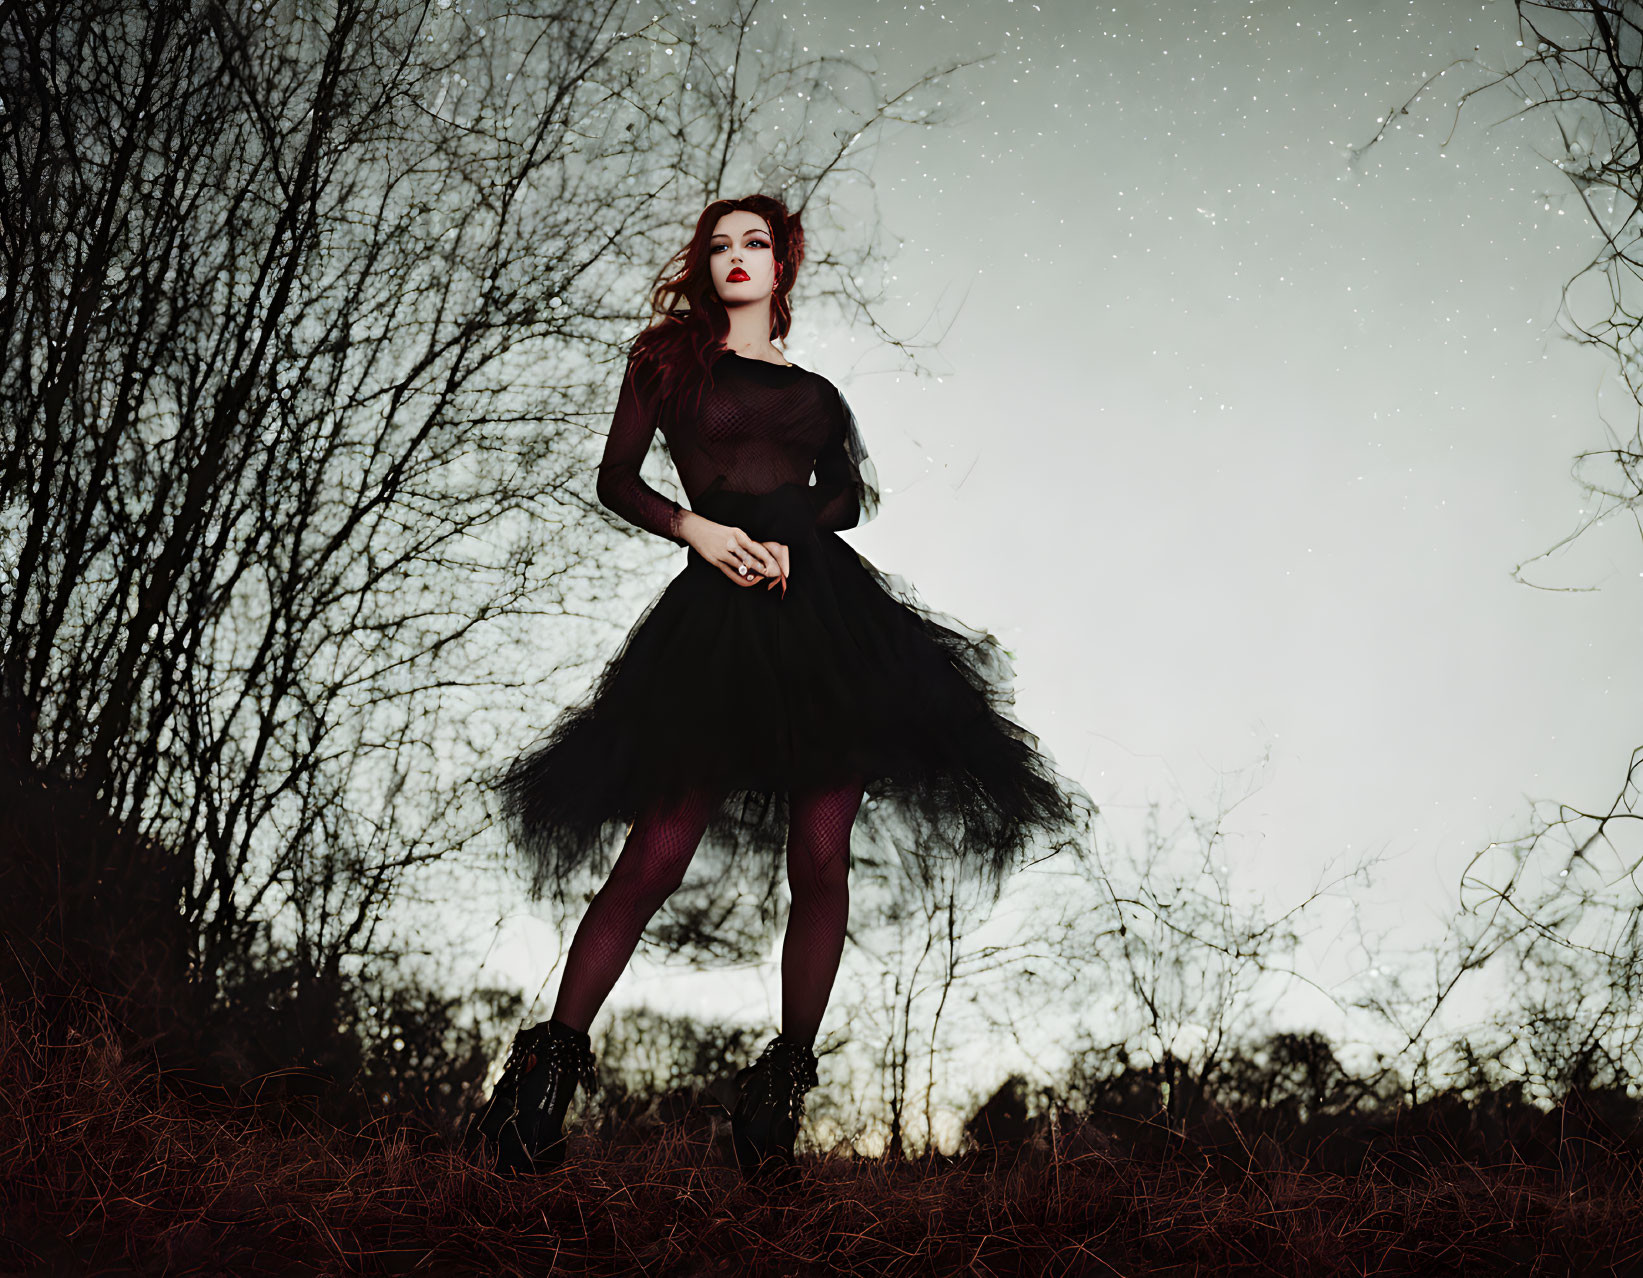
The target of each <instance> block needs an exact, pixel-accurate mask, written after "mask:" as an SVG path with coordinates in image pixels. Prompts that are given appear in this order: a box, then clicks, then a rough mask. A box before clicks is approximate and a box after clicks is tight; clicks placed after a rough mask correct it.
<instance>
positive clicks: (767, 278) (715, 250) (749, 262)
mask: <svg viewBox="0 0 1643 1278" xmlns="http://www.w3.org/2000/svg"><path fill="white" fill-rule="evenodd" d="M772 244H773V241H772V240H771V237H770V229H769V226H768V224H767V223H766V222H765V220H764V219H763V218H762V217H760V216H759V215H758V214H757V213H754V212H751V211H749V210H748V209H732V210H731V211H730V212H728V213H726V214H725V215H724V216H723V217H722V218H720V219H719V221H718V222H717V223H716V224H715V226H714V228H713V239H712V240H711V241H710V242H709V244H708V248H707V257H708V264H709V266H710V267H711V268H712V271H713V284H714V287H715V288H717V289H718V290H719V300H720V301H721V302H723V303H724V304H725V305H726V306H730V307H734V306H736V305H738V304H744V305H745V304H746V303H749V302H758V301H761V300H763V299H766V298H768V297H769V296H770V291H771V289H772V288H773V287H774V285H775V282H776V253H775V249H774V248H773V247H772Z"/></svg>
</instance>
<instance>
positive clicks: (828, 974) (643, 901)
mask: <svg viewBox="0 0 1643 1278" xmlns="http://www.w3.org/2000/svg"><path fill="white" fill-rule="evenodd" d="M861 796H862V784H861V782H860V781H859V780H858V781H857V782H854V783H852V784H848V785H842V786H826V787H815V788H813V789H808V790H795V791H793V792H792V793H791V794H790V795H789V796H788V826H787V883H788V888H789V890H790V891H791V892H792V895H793V907H792V910H791V911H790V912H789V914H788V918H787V935H786V936H785V937H784V938H783V939H782V1032H783V1033H784V1034H786V1035H788V1036H790V1037H792V1038H796V1039H799V1040H801V1041H803V1042H806V1043H809V1042H812V1041H814V1039H815V1037H816V1032H817V1030H818V1029H819V1028H820V1027H821V1018H822V1012H823V1011H825V1010H826V1008H827V998H828V995H829V994H831V993H832V990H833V978H834V977H835V976H837V975H838V970H839V956H840V955H841V954H842V953H843V950H844V929H845V924H846V923H847V922H848V920H849V917H850V827H851V826H852V825H854V824H855V820H856V811H857V809H858V808H859V807H860V805H861ZM723 798H724V796H723V794H722V793H719V794H714V793H711V792H707V791H701V792H697V793H693V794H691V795H688V796H687V797H686V798H685V799H683V800H682V801H680V802H677V803H673V804H671V805H662V804H658V805H656V806H654V807H652V808H651V809H650V810H648V811H646V812H645V813H643V814H642V815H641V816H640V817H639V819H638V820H636V821H635V822H634V823H633V827H632V828H631V829H630V830H629V831H628V836H627V840H626V841H625V842H624V843H623V844H622V852H621V855H619V856H618V857H617V858H616V865H615V866H614V867H613V868H612V870H611V872H610V878H608V879H607V880H606V881H605V885H604V886H603V887H602V888H600V889H599V891H598V893H597V894H596V895H595V896H594V898H593V900H592V901H591V902H590V903H589V905H588V909H587V913H585V914H584V915H583V916H582V922H581V923H580V924H579V925H578V926H577V929H576V935H575V937H574V938H572V940H571V946H570V953H569V954H568V955H567V956H566V959H565V974H564V976H563V977H561V978H560V981H559V997H558V1000H557V1002H556V1003H555V1004H554V1009H553V1015H554V1018H555V1019H556V1020H559V1021H562V1022H563V1023H565V1024H567V1025H570V1026H573V1027H574V1028H576V1029H579V1030H586V1029H587V1028H588V1026H589V1025H590V1024H591V1023H592V1021H593V1018H594V1015H595V1014H596V1013H597V1012H598V1011H599V1008H600V1007H601V1006H602V1005H603V1004H604V1001H605V998H606V996H607V995H609V993H610V991H611V988H612V987H613V986H614V985H615V984H616V980H617V978H618V977H619V976H621V974H622V972H623V970H624V969H625V968H626V967H627V964H628V960H629V959H630V958H632V957H633V950H634V947H635V946H637V945H638V944H639V937H640V936H641V935H642V934H643V933H644V930H645V925H646V924H647V923H648V922H650V918H651V915H653V914H655V913H656V911H657V910H658V909H660V908H661V905H662V902H663V901H665V900H667V898H668V897H669V896H670V895H671V894H672V893H673V890H674V889H675V888H677V887H678V886H679V885H680V884H681V883H682V882H684V877H685V868H686V867H687V866H688V865H689V864H690V858H691V857H693V856H694V855H695V854H696V845H697V844H698V843H700V842H701V839H702V833H703V831H705V830H706V829H707V823H708V820H709V818H710V817H711V816H712V815H713V813H714V811H716V810H717V808H718V806H719V803H721V802H722V801H723Z"/></svg>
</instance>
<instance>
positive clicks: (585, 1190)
mask: <svg viewBox="0 0 1643 1278" xmlns="http://www.w3.org/2000/svg"><path fill="white" fill-rule="evenodd" d="M69 1021H74V1022H77V1027H68V1022H69ZM100 1023H101V1022H100V1020H99V1016H98V1013H97V1009H96V1008H95V1007H93V1006H91V1005H86V1006H82V1007H80V1008H78V1009H76V1014H75V1015H74V1016H71V1017H64V1016H63V1015H61V1014H60V1012H59V1014H57V1015H54V1016H53V1018H52V1020H51V1022H50V1023H49V1025H48V1023H47V1021H46V1018H45V1016H44V1015H43V1013H42V1012H41V1010H40V1008H39V1007H38V1006H37V1005H35V1004H33V1003H23V1002H17V1001H15V1000H12V1001H9V1002H7V1003H6V1005H5V1007H4V1017H3V1023H0V1183H3V1185H4V1189H3V1191H0V1192H3V1208H4V1222H5V1223H4V1235H3V1238H0V1269H3V1270H4V1272H7V1273H32V1272H38V1273H52V1274H56V1273H69V1272H88V1271H96V1272H111V1271H112V1272H130V1271H140V1272H153V1273H165V1274H167V1275H177V1274H193V1273H223V1272H227V1273H234V1274H252V1273H279V1274H340V1273H413V1272H415V1273H474V1274H479V1273H483V1274H526V1273H529V1274H545V1273H575V1274H646V1275H664V1274H665V1275H688V1274H793V1275H808V1274H864V1275H865V1274H871V1275H914V1274H942V1275H947V1274H1032V1275H1039V1274H1093V1275H1107V1274H1126V1275H1127V1274H1162V1275H1177V1274H1179V1275H1187V1274H1309V1275H1311V1274H1317V1275H1326V1274H1327V1275H1341V1274H1354V1275H1363V1274H1419V1275H1437V1274H1476V1275H1500V1274H1513V1273H1524V1274H1529V1273H1534V1274H1579V1275H1598V1274H1633V1273H1643V1262H1640V1260H1639V1257H1640V1255H1643V1248H1640V1245H1639V1237H1640V1232H1643V1231H1640V1229H1639V1225H1638V1219H1639V1217H1638V1210H1637V1209H1638V1206H1639V1203H1638V1197H1639V1194H1638V1178H1637V1174H1636V1173H1637V1170H1638V1169H1637V1167H1636V1166H1635V1165H1633V1164H1632V1163H1630V1162H1628V1161H1626V1160H1624V1159H1622V1158H1620V1157H1619V1156H1616V1155H1612V1154H1604V1155H1602V1156H1601V1157H1600V1158H1599V1159H1598V1161H1596V1162H1589V1163H1588V1172H1589V1179H1588V1180H1587V1181H1586V1182H1585V1184H1584V1186H1583V1187H1581V1188H1579V1189H1577V1190H1575V1191H1570V1190H1569V1188H1568V1187H1567V1183H1566V1182H1563V1181H1561V1180H1560V1179H1559V1177H1558V1176H1557V1175H1556V1174H1555V1173H1548V1172H1546V1171H1543V1170H1538V1169H1535V1168H1532V1167H1529V1166H1527V1165H1525V1164H1524V1163H1523V1162H1521V1161H1520V1160H1519V1161H1514V1162H1510V1163H1508V1164H1507V1165H1503V1166H1495V1167H1466V1166H1455V1165H1447V1166H1430V1167H1418V1166H1411V1165H1410V1162H1409V1160H1408V1159H1407V1158H1406V1157H1400V1158H1398V1159H1396V1160H1394V1159H1384V1160H1372V1161H1370V1162H1369V1163H1367V1164H1366V1171H1365V1172H1364V1174H1362V1175H1358V1176H1343V1175H1339V1174H1327V1173H1320V1172H1317V1171H1312V1170H1306V1169H1304V1168H1303V1169H1296V1168H1295V1167H1293V1166H1285V1165H1283V1164H1284V1163H1285V1162H1286V1161H1287V1160H1285V1159H1284V1158H1282V1157H1281V1156H1276V1157H1275V1156H1274V1155H1273V1154H1272V1153H1271V1151H1267V1152H1264V1153H1263V1155H1262V1157H1261V1158H1259V1159H1255V1158H1249V1157H1246V1158H1245V1159H1243V1160H1242V1162H1241V1164H1240V1162H1239V1160H1236V1159H1227V1158H1225V1157H1216V1158H1212V1157H1208V1156H1206V1154H1205V1152H1204V1151H1202V1150H1195V1149H1194V1148H1193V1147H1190V1146H1184V1147H1183V1146H1177V1148H1178V1149H1179V1150H1180V1152H1178V1153H1176V1154H1174V1155H1172V1156H1170V1157H1167V1158H1150V1159H1146V1160H1142V1159H1138V1158H1128V1157H1120V1156H1117V1155H1115V1153H1114V1152H1112V1147H1111V1144H1110V1142H1109V1141H1100V1140H1092V1139H1089V1136H1088V1133H1086V1132H1079V1131H1064V1132H1063V1133H1062V1134H1061V1135H1058V1136H1057V1137H1056V1138H1055V1139H1054V1140H1053V1141H1051V1142H1050V1143H1049V1145H1048V1147H1042V1146H1034V1145H1028V1146H1026V1147H1024V1148H1023V1149H1021V1150H1020V1151H1018V1153H1017V1154H1016V1155H1014V1156H1011V1157H1009V1158H1000V1159H997V1160H991V1159H988V1158H985V1157H983V1156H981V1155H969V1156H966V1157H960V1158H956V1159H937V1160H934V1161H928V1162H926V1161H917V1162H909V1161H873V1160H864V1159H860V1158H851V1157H846V1156H844V1155H842V1154H830V1155H812V1156H809V1157H806V1158H804V1159H803V1160H802V1165H801V1171H800V1174H799V1176H798V1178H797V1179H796V1181H795V1183H794V1184H793V1185H791V1186H789V1187H786V1188H781V1189H769V1190H763V1189H759V1188H757V1187H751V1186H747V1185H744V1184H743V1183H742V1182H741V1181H740V1179H739V1177H738V1176H737V1174H736V1172H735V1170H734V1166H733V1164H732V1163H731V1161H730V1159H729V1157H728V1138H727V1135H726V1133H725V1132H724V1130H723V1123H722V1120H721V1119H720V1118H718V1117H713V1118H712V1119H711V1120H709V1121H703V1117H702V1115H701V1114H698V1115H696V1116H695V1121H692V1122H687V1123H670V1124H664V1125H662V1126H660V1127H658V1128H656V1129H654V1130H653V1131H651V1132H649V1133H645V1134H629V1136H630V1138H629V1139H625V1140H619V1141H608V1142H602V1141H598V1140H596V1139H595V1138H594V1137H593V1136H592V1135H590V1134H589V1132H590V1131H591V1124H583V1125H581V1126H579V1127H578V1129H577V1130H576V1132H575V1133H574V1134H573V1136H572V1140H571V1157H570V1161H569V1162H568V1164H567V1166H566V1167H565V1168H564V1169H563V1170H562V1171H560V1172H558V1173H555V1174H553V1175H550V1176H546V1177H541V1178H536V1179H531V1180H526V1181H514V1180H509V1179H504V1178H501V1177H498V1176H496V1175H494V1174H493V1173H491V1172H490V1171H489V1170H488V1169H485V1168H483V1167H475V1166H471V1165H469V1164H467V1163H466V1162H464V1161H463V1159H462V1157H461V1156H460V1154H459V1153H458V1152H457V1151H456V1150H455V1149H453V1148H452V1146H451V1143H450V1141H449V1139H448V1138H447V1137H446V1136H445V1135H443V1134H440V1133H438V1132H436V1131H433V1130H430V1129H428V1128H426V1127H419V1126H418V1125H417V1124H415V1123H414V1122H410V1121H407V1120H403V1119H397V1118H393V1117H385V1118H383V1119H381V1120H378V1121H376V1122H374V1123H370V1124H366V1125H365V1126H364V1127H363V1128H359V1129H353V1130H345V1129H343V1128H340V1127H337V1126H333V1125H330V1124H327V1123H325V1122H323V1121H322V1120H318V1119H316V1118H314V1117H313V1114H312V1111H311V1109H310V1110H306V1111H305V1109H304V1107H302V1106H300V1105H294V1104H292V1103H290V1102H289V1101H282V1102H279V1103H264V1104H258V1103H256V1102H255V1101H254V1100H251V1101H240V1102H232V1103H231V1102H230V1101H229V1100H228V1099H227V1098H221V1099H219V1100H217V1101H215V1102H213V1101H211V1100H209V1098H207V1097H202V1096H201V1095H200V1094H198V1092H197V1090H195V1089H188V1088H179V1087H178V1086H177V1085H176V1083H177V1079H175V1078H174V1077H171V1076H169V1075H168V1074H167V1073H166V1072H165V1071H163V1070H159V1069H157V1068H156V1067H155V1065H154V1064H153V1062H152V1060H146V1061H145V1060H144V1059H141V1058H127V1057H126V1056H125V1055H124V1054H123V1053H122V1050H121V1047H120V1045H119V1042H118V1041H117V1039H116V1038H114V1037H113V1036H112V1035H110V1034H108V1033H107V1032H103V1031H99V1030H98V1029H97V1026H98V1025H99V1024H100Z"/></svg>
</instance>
